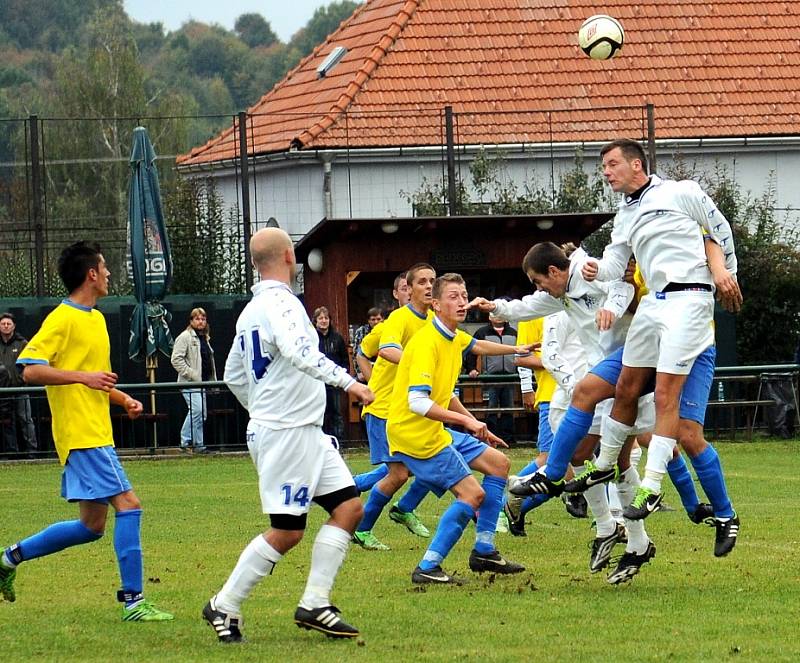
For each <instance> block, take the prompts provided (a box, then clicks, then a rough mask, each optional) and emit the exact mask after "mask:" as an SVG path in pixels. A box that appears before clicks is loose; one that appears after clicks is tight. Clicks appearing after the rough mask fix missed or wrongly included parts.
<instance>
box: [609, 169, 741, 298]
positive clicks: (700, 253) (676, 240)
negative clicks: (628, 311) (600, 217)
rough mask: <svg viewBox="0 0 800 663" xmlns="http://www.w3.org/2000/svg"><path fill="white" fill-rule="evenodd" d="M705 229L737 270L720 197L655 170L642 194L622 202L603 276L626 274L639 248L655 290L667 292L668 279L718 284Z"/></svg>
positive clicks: (644, 270)
mask: <svg viewBox="0 0 800 663" xmlns="http://www.w3.org/2000/svg"><path fill="white" fill-rule="evenodd" d="M703 230H705V231H706V233H707V234H708V237H709V238H711V239H712V240H713V241H715V242H717V243H718V244H719V245H720V246H721V247H722V251H723V253H724V254H725V266H726V267H727V268H728V270H729V271H730V272H731V273H732V274H736V269H737V263H736V253H735V250H734V246H733V232H732V231H731V226H730V224H729V223H728V220H727V219H726V218H725V217H724V216H723V214H722V212H720V211H719V210H718V209H717V206H716V205H715V204H714V201H713V200H711V198H709V197H708V195H706V194H705V192H704V191H703V190H702V189H701V188H700V185H698V184H697V182H693V181H691V180H681V181H680V182H677V181H675V180H662V179H661V178H660V177H658V176H657V175H652V176H651V177H650V183H649V185H648V186H647V188H645V190H644V191H642V193H641V195H640V196H639V197H638V198H636V199H632V198H631V197H630V196H625V198H624V199H623V200H622V202H621V203H620V206H619V210H618V211H617V215H616V216H615V217H614V230H613V231H612V232H611V242H610V244H609V245H608V246H607V247H606V248H605V251H604V252H603V259H602V260H601V261H599V271H598V274H597V278H598V279H600V280H605V281H608V280H610V279H615V278H619V277H621V276H622V275H623V274H624V272H625V267H626V266H627V264H628V258H630V256H631V253H633V254H634V255H635V256H636V260H637V262H638V263H639V268H640V269H641V270H642V274H643V276H644V280H645V282H646V283H647V285H648V287H649V288H650V289H651V290H652V291H662V290H663V289H664V287H665V286H666V285H667V284H668V283H704V284H706V285H709V286H712V287H713V285H714V280H713V278H712V277H711V272H710V271H709V269H708V262H707V259H706V252H705V247H704V245H703V242H704V239H703Z"/></svg>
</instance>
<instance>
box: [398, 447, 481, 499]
mask: <svg viewBox="0 0 800 663" xmlns="http://www.w3.org/2000/svg"><path fill="white" fill-rule="evenodd" d="M473 439H474V438H473ZM394 460H395V462H397V461H400V462H402V463H403V465H405V466H406V467H407V468H408V469H409V471H410V472H411V473H412V474H413V475H414V476H415V477H417V480H421V481H423V482H424V483H425V485H426V486H427V487H428V488H429V489H430V490H431V492H432V493H433V494H434V495H436V497H441V496H442V495H444V494H445V493H446V492H447V491H448V490H450V488H452V487H453V486H455V485H456V484H457V483H458V482H459V481H461V480H462V479H463V478H464V477H467V476H470V475H471V474H472V471H471V470H470V469H469V465H467V461H466V460H464V457H463V456H462V455H461V454H460V453H458V450H457V449H456V448H455V446H454V445H452V444H448V445H447V446H446V447H445V448H444V449H442V450H441V451H440V452H439V453H438V454H436V455H435V456H431V457H430V458H413V457H412V456H407V455H406V454H403V453H400V452H399V451H398V452H397V453H396V454H395V455H394Z"/></svg>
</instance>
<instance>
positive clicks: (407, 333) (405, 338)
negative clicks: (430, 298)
mask: <svg viewBox="0 0 800 663" xmlns="http://www.w3.org/2000/svg"><path fill="white" fill-rule="evenodd" d="M432 317H433V311H431V310H430V309H429V310H428V312H427V314H423V313H420V312H419V311H417V310H415V309H414V308H412V307H411V304H406V305H405V306H401V307H400V308H398V309H396V310H394V311H392V312H391V313H390V314H389V317H388V318H386V320H384V321H383V323H382V324H383V327H382V329H381V333H380V341H378V350H379V351H380V350H383V349H384V348H397V349H398V350H401V351H402V350H404V348H405V347H406V345H407V344H408V342H409V341H410V340H411V337H412V336H414V334H416V333H417V332H418V331H419V330H420V329H422V327H424V326H425V323H426V322H427V321H428V320H430V319H431V318H432ZM365 340H366V339H365ZM361 345H362V347H363V345H364V344H363V342H362V344H361ZM367 349H369V348H367ZM377 354H378V353H377V352H376V353H375V355H377ZM364 356H369V355H367V354H366V353H365V355H364ZM395 375H397V364H393V363H392V362H390V361H386V360H385V359H384V358H383V357H378V359H377V360H376V361H375V365H374V366H373V367H372V376H371V377H370V379H369V384H368V386H369V388H370V389H371V390H372V393H373V394H375V400H374V401H372V403H370V404H369V405H367V406H366V407H365V408H364V409H363V410H362V415H361V416H364V415H367V414H371V415H372V416H373V417H379V418H381V419H386V418H387V417H388V416H389V401H390V399H391V397H392V387H394V378H395Z"/></svg>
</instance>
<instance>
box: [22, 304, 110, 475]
mask: <svg viewBox="0 0 800 663" xmlns="http://www.w3.org/2000/svg"><path fill="white" fill-rule="evenodd" d="M17 364H21V365H28V364H46V365H48V366H52V367H53V368H58V369H61V370H64V371H85V372H90V373H91V372H95V371H111V345H110V343H109V340H108V329H107V327H106V319H105V318H104V317H103V314H102V313H100V311H98V310H96V309H92V308H87V307H86V306H81V305H79V304H75V303H73V302H71V301H69V300H68V299H65V300H64V301H63V302H62V303H61V304H60V305H59V306H57V307H56V308H55V309H53V311H51V312H50V315H48V316H47V318H45V321H44V323H43V324H42V327H41V329H39V331H38V332H36V334H35V335H34V337H33V338H32V339H31V340H30V342H29V343H28V345H27V346H25V349H24V350H23V351H22V352H20V354H19V357H18V358H17ZM45 391H46V392H47V402H48V404H49V405H50V414H51V415H52V417H53V441H54V442H55V445H56V451H57V452H58V459H59V461H61V464H62V465H64V464H65V463H66V462H67V456H69V452H70V451H72V450H73V449H93V448H95V447H105V446H108V445H113V444H114V437H113V433H112V432H111V416H110V413H109V407H110V403H109V397H108V392H106V391H100V390H98V389H90V388H89V387H86V386H84V385H82V384H66V385H50V386H46V387H45Z"/></svg>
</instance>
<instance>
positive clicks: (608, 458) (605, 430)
mask: <svg viewBox="0 0 800 663" xmlns="http://www.w3.org/2000/svg"><path fill="white" fill-rule="evenodd" d="M632 428H633V426H628V425H627V424H621V423H620V422H619V421H616V420H614V419H612V418H611V417H603V421H602V422H601V424H600V436H601V437H600V455H599V456H598V457H597V462H596V463H595V464H596V465H597V468H598V469H600V470H609V469H611V468H612V467H614V463H616V462H617V458H619V452H620V449H622V446H623V445H624V444H625V440H627V439H628V435H630V432H631V429H632Z"/></svg>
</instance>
